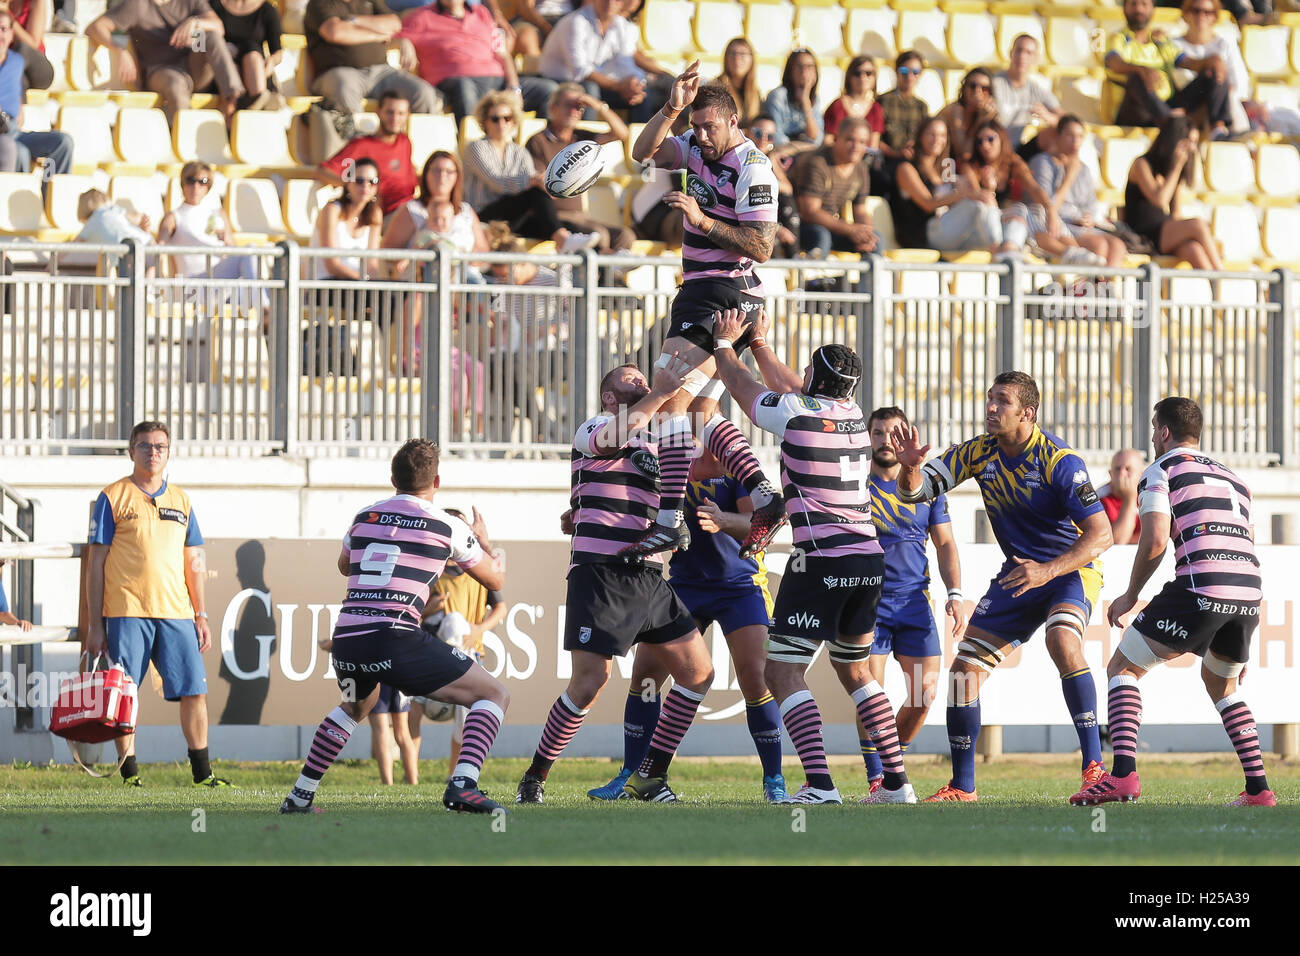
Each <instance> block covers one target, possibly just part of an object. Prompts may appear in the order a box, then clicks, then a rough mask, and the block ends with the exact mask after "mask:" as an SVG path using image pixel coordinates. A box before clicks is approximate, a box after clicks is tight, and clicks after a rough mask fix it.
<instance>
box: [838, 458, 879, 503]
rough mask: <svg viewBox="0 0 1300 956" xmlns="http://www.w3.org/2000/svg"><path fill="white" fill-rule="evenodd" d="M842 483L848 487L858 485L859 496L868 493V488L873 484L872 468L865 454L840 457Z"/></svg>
mask: <svg viewBox="0 0 1300 956" xmlns="http://www.w3.org/2000/svg"><path fill="white" fill-rule="evenodd" d="M840 481H842V482H844V484H846V485H852V484H856V485H857V486H858V493H859V494H863V495H865V494H866V493H867V486H868V485H869V484H870V482H871V466H870V465H869V464H868V463H867V455H866V453H865V452H858V454H856V455H840Z"/></svg>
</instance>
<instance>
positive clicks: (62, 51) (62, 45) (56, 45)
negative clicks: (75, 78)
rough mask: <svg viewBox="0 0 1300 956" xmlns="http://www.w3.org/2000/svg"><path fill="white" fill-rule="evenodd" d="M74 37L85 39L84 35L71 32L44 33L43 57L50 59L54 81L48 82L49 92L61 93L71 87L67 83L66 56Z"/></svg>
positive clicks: (70, 49)
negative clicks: (78, 35) (79, 35)
mask: <svg viewBox="0 0 1300 956" xmlns="http://www.w3.org/2000/svg"><path fill="white" fill-rule="evenodd" d="M76 39H82V40H85V37H80V38H78V37H77V36H75V35H73V34H71V33H46V34H45V58H46V59H47V60H49V61H50V66H52V67H54V82H53V83H51V84H50V92H51V93H61V92H63V91H64V90H67V89H71V88H72V87H71V86H70V85H69V84H68V57H69V56H70V55H71V51H72V41H73V40H76ZM83 49H84V47H83Z"/></svg>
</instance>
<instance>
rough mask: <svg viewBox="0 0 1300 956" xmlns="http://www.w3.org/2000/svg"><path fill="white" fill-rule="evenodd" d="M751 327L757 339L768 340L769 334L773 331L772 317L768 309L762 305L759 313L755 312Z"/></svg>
mask: <svg viewBox="0 0 1300 956" xmlns="http://www.w3.org/2000/svg"><path fill="white" fill-rule="evenodd" d="M749 327H750V329H751V330H752V331H753V334H754V337H755V338H759V339H766V338H767V333H768V332H771V331H772V317H771V316H770V315H768V314H767V309H765V308H763V307H762V306H761V305H760V306H759V307H758V309H757V311H755V312H754V318H753V321H751V322H750V324H749Z"/></svg>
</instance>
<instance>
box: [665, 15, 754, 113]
mask: <svg viewBox="0 0 1300 956" xmlns="http://www.w3.org/2000/svg"><path fill="white" fill-rule="evenodd" d="M714 82H715V83H721V84H722V85H723V86H725V87H726V88H727V92H729V93H730V94H731V98H732V99H733V100H735V101H736V107H737V109H739V110H740V124H741V126H744V125H745V124H746V123H750V122H752V121H753V119H754V117H755V116H757V115H758V114H759V113H761V112H763V94H762V92H761V91H760V90H759V88H758V70H757V68H756V66H755V57H754V47H753V45H752V44H751V43H750V42H749V41H748V40H746V39H745V38H744V37H735V38H734V39H733V40H731V41H730V42H729V43H728V44H727V49H726V50H725V51H724V52H723V54H722V72H721V73H720V74H719V75H718V78H717V79H716V80H714ZM687 112H689V111H688V110H683V111H682V115H683V118H685V116H686V113H687Z"/></svg>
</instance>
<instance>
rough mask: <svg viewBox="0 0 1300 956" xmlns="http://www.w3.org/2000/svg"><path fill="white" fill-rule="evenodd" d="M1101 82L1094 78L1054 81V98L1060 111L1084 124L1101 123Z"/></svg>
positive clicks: (1058, 79) (1085, 77) (1063, 77)
mask: <svg viewBox="0 0 1300 956" xmlns="http://www.w3.org/2000/svg"><path fill="white" fill-rule="evenodd" d="M1102 82H1103V81H1102V80H1101V79H1099V78H1098V77H1095V76H1062V77H1058V78H1057V81H1056V98H1057V99H1058V100H1060V102H1061V109H1063V110H1065V111H1066V112H1067V113H1073V114H1074V115H1075V116H1077V117H1079V119H1081V120H1083V121H1084V122H1085V123H1094V124H1100V123H1101V85H1102Z"/></svg>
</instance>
